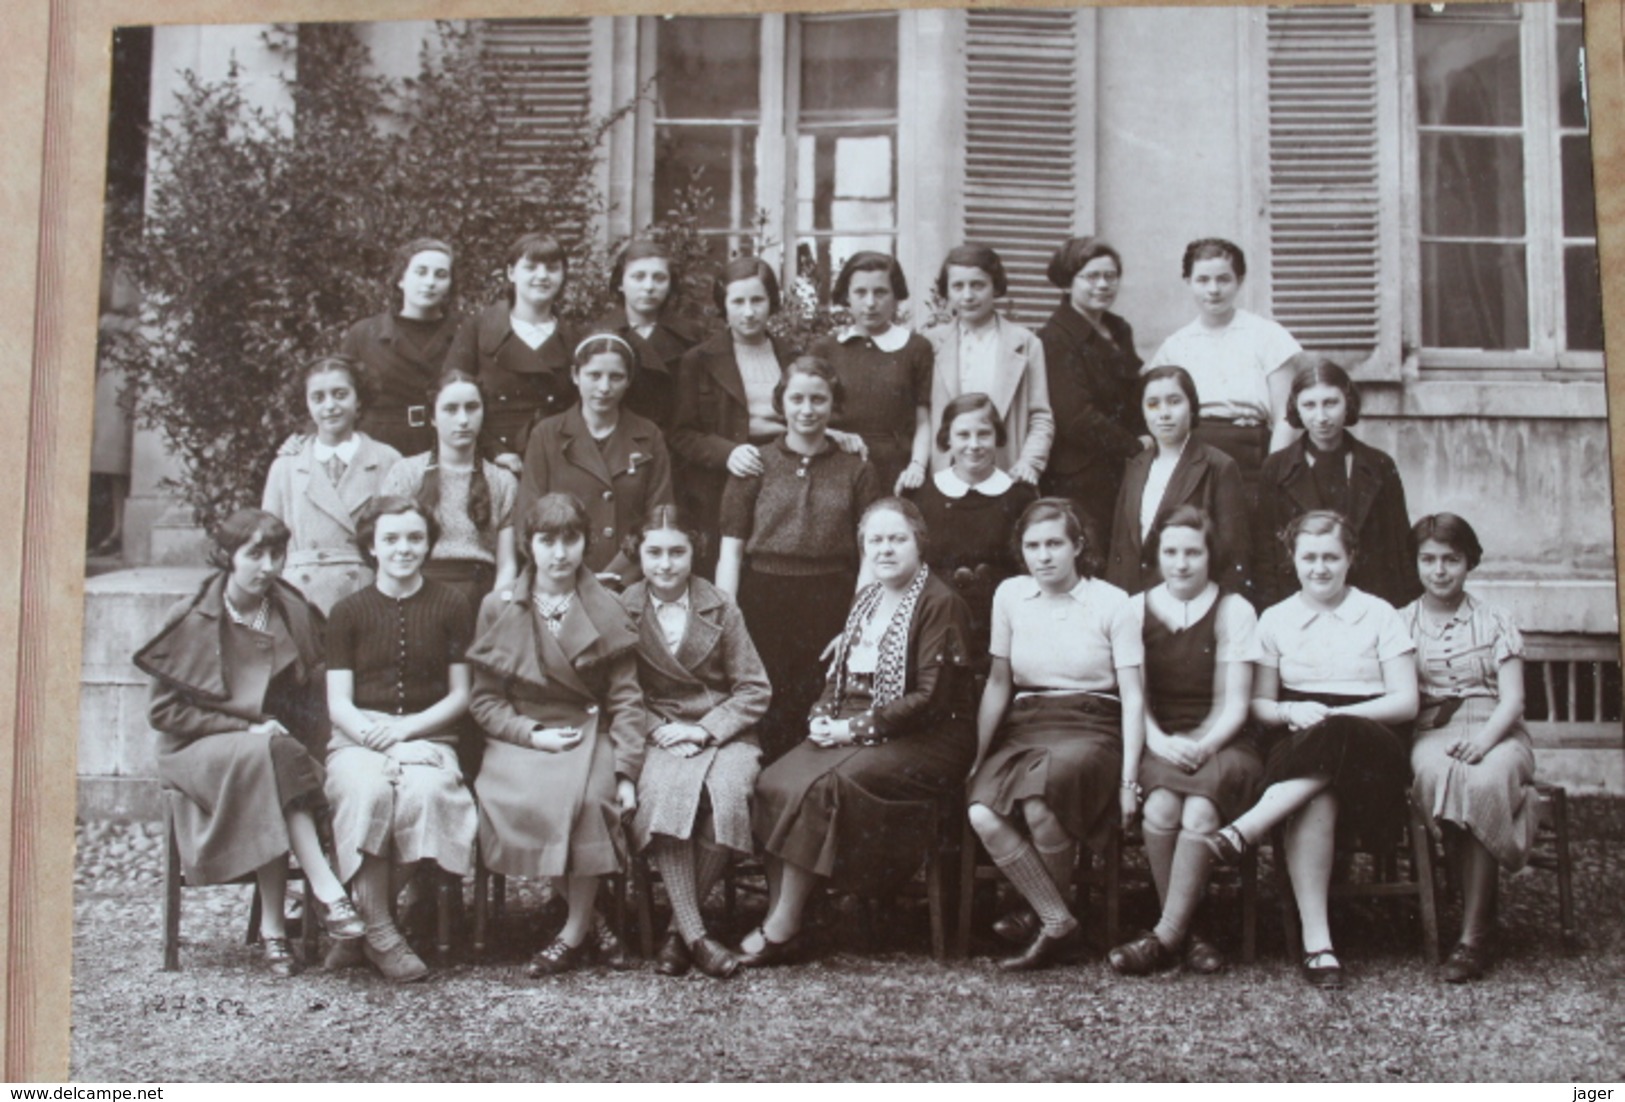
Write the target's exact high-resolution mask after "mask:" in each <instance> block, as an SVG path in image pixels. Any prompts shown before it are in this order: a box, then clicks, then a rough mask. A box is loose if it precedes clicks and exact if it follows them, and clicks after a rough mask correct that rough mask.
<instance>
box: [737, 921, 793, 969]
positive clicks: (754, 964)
mask: <svg viewBox="0 0 1625 1102" xmlns="http://www.w3.org/2000/svg"><path fill="white" fill-rule="evenodd" d="M753 932H754V933H755V934H757V935H758V936H759V937H761V939H762V947H761V948H760V949H758V950H757V951H756V952H754V953H753V952H751V951H750V950H749V949H746V948H745V944H744V942H740V943H739V949H738V951H737V952H736V953H735V954H734V955H735V957H737V958H738V960H739V963H740V964H741V965H743V966H744V967H746V968H771V967H772V966H774V965H776V964H791V963H793V962H794V961H795V960H796V958H798V957H799V956H801V950H802V948H803V946H804V944H805V942H806V938H805V935H804V933H803V931H800V930H797V931H796V932H795V934H794V935H792V936H791V937H789V938H788V939H786V940H784V941H774V940H773V939H772V938H770V937H768V936H767V931H766V930H764V929H763V928H762V927H760V926H758V927H756V929H755V930H754V931H753ZM749 936H750V935H748V934H747V935H746V938H747V939H748V938H749Z"/></svg>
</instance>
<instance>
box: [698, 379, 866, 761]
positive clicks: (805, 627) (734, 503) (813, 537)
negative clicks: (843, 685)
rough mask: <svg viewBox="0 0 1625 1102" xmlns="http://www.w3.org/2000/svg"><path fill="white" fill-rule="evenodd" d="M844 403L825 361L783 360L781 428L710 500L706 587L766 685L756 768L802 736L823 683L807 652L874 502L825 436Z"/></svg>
mask: <svg viewBox="0 0 1625 1102" xmlns="http://www.w3.org/2000/svg"><path fill="white" fill-rule="evenodd" d="M844 400H845V391H844V388H843V387H842V386H841V381H840V379H839V378H837V377H836V375H835V371H834V369H833V368H831V367H830V366H829V364H827V363H825V362H824V361H823V360H820V359H817V358H815V357H812V356H802V357H801V358H800V359H797V360H796V361H795V362H793V363H792V364H790V366H789V367H788V368H786V369H785V372H784V377H783V378H782V379H781V380H780V381H779V384H778V386H776V387H774V390H773V397H772V401H773V408H774V409H775V410H776V411H778V413H779V415H780V416H782V417H784V418H785V420H786V422H787V426H788V427H787V428H786V430H785V433H784V435H783V436H781V437H780V438H779V439H777V440H775V441H774V442H773V443H772V444H770V445H768V446H767V447H764V448H762V449H761V452H760V455H759V457H758V461H759V462H760V463H761V465H762V473H761V474H760V476H758V477H754V478H751V477H745V478H742V477H739V476H738V475H735V476H733V477H732V478H730V479H729V481H728V488H727V492H726V494H725V495H724V496H723V500H722V553H721V557H720V560H719V562H718V564H717V588H718V589H720V590H722V591H723V592H724V593H726V594H727V595H728V596H730V597H734V598H735V599H737V600H738V602H739V608H740V611H742V612H743V613H744V614H745V624H746V626H747V627H749V628H750V632H751V638H753V639H755V640H757V641H758V642H757V646H758V647H759V649H760V650H761V654H762V662H763V664H764V665H765V666H766V667H767V675H768V679H769V680H770V681H771V682H772V684H773V705H772V707H771V708H770V709H769V710H768V714H767V717H766V719H764V720H763V721H762V748H763V757H764V759H765V761H766V762H767V763H771V762H773V761H774V760H775V759H777V758H778V757H779V756H780V755H782V754H783V753H784V752H785V751H787V750H789V749H790V747H792V746H794V745H795V744H796V742H798V741H799V740H800V739H801V737H802V732H803V729H804V728H803V725H804V724H805V722H806V718H807V709H808V708H810V707H811V706H812V702H813V701H814V700H816V699H817V698H818V693H819V690H820V689H821V688H822V687H823V683H824V676H823V664H822V663H821V662H820V661H819V654H820V653H821V652H822V651H823V649H824V647H825V645H826V644H827V643H828V642H829V641H830V640H831V639H832V638H834V637H835V635H836V633H837V632H839V631H840V630H841V625H842V623H843V620H844V613H843V611H842V610H843V609H845V608H846V607H847V605H848V604H849V603H850V602H851V599H852V591H853V589H854V588H855V586H856V584H857V569H858V548H857V541H856V539H855V538H854V533H855V532H856V531H857V528H858V517H860V516H861V515H862V514H863V510H865V509H866V508H868V507H869V503H870V502H872V501H874V500H875V498H877V497H879V496H880V495H879V492H878V487H877V486H876V483H875V472H874V468H873V467H871V466H869V464H868V463H866V462H864V461H863V460H862V459H859V458H858V457H857V456H855V455H852V454H850V453H848V452H844V451H842V450H841V449H839V448H837V447H836V446H835V444H834V443H833V442H832V441H830V440H829V439H828V438H827V432H828V428H829V421H830V418H831V417H832V416H834V415H835V414H836V413H837V412H839V411H840V409H841V408H842V403H843V401H844Z"/></svg>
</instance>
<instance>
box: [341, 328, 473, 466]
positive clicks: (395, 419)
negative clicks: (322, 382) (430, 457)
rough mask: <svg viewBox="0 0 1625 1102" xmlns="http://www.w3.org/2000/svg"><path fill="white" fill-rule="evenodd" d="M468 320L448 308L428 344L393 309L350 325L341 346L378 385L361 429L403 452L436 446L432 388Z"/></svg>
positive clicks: (343, 351)
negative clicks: (415, 339)
mask: <svg viewBox="0 0 1625 1102" xmlns="http://www.w3.org/2000/svg"><path fill="white" fill-rule="evenodd" d="M461 322H462V319H461V318H459V317H458V316H457V315H456V314H453V313H449V312H448V313H447V314H446V315H445V316H444V317H442V318H441V319H440V322H439V324H437V325H436V326H435V328H434V330H433V332H431V333H430V335H429V337H428V339H427V340H425V341H424V342H423V344H422V345H418V344H416V343H414V342H413V341H412V340H410V339H409V338H408V337H407V336H406V334H405V333H403V332H401V325H400V322H399V321H397V320H396V317H395V315H394V314H393V313H390V314H375V315H373V316H372V317H370V318H362V319H361V320H360V321H358V322H356V323H355V324H354V325H352V326H350V328H349V329H347V330H345V333H344V338H343V340H342V341H340V343H339V351H340V352H342V353H343V354H344V355H346V356H354V357H355V358H356V359H358V360H360V361H361V362H362V363H363V364H365V365H366V368H367V372H368V374H370V375H371V376H372V379H373V383H374V384H375V385H376V386H377V388H378V394H377V396H376V397H375V398H374V399H373V400H372V401H371V402H369V403H368V404H367V407H366V408H365V409H363V410H362V411H361V429H362V431H364V432H365V433H367V435H369V436H371V437H372V438H373V439H375V440H379V441H382V442H383V443H385V444H388V445H389V446H390V447H392V448H394V449H395V450H396V451H398V452H400V453H401V454H402V455H416V454H417V453H418V452H426V451H428V450H429V449H430V448H432V447H434V416H433V414H432V413H431V412H430V410H429V403H430V401H431V397H430V395H429V388H430V387H432V386H434V382H435V379H436V378H438V377H439V375H440V370H441V368H442V367H443V366H444V365H445V363H446V354H447V353H448V352H449V351H450V350H451V342H452V339H453V338H454V337H455V336H456V335H457V327H458V326H459V325H460V324H461Z"/></svg>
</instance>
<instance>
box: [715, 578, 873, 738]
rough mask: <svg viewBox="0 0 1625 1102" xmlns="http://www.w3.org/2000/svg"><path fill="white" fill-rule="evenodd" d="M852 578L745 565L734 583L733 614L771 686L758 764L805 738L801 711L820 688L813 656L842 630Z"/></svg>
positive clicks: (820, 665)
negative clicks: (763, 570) (763, 569)
mask: <svg viewBox="0 0 1625 1102" xmlns="http://www.w3.org/2000/svg"><path fill="white" fill-rule="evenodd" d="M856 586H857V577H856V575H854V574H852V573H851V572H849V571H842V572H840V573H836V574H811V575H799V574H763V573H761V572H759V571H756V570H752V569H750V568H749V567H748V566H747V567H746V568H745V572H744V574H743V575H742V576H741V577H740V579H739V611H740V612H741V613H742V614H743V615H744V617H745V627H746V628H747V629H748V630H749V632H750V637H751V641H752V642H754V643H755V644H756V650H757V653H758V654H760V655H761V656H762V666H763V668H765V669H766V670H767V679H768V681H769V683H771V684H772V686H773V701H772V703H771V704H769V705H768V709H767V715H765V716H763V717H762V721H761V723H759V724H757V727H756V729H757V732H758V734H759V737H760V738H761V740H762V764H763V765H764V766H767V765H772V764H773V763H774V762H775V761H777V760H778V759H779V758H781V757H783V756H784V755H785V754H786V753H788V752H789V750H790V748H791V747H793V746H795V745H796V744H797V743H798V742H800V741H801V740H802V739H804V738H806V737H807V722H808V721H807V713H808V712H810V711H811V710H812V706H813V705H814V704H815V703H817V701H818V697H819V694H820V693H822V692H823V690H824V670H825V666H824V663H823V662H820V661H819V659H818V656H819V655H820V654H822V653H823V651H824V648H825V647H827V646H828V645H829V642H830V640H832V639H834V638H835V637H836V636H837V635H839V634H840V633H841V631H842V629H843V628H845V627H846V614H847V610H848V609H850V608H851V607H852V593H853V590H854V589H855V588H856Z"/></svg>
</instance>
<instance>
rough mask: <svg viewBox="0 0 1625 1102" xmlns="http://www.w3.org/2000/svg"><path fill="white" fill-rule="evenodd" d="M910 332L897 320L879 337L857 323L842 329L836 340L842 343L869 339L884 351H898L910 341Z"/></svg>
mask: <svg viewBox="0 0 1625 1102" xmlns="http://www.w3.org/2000/svg"><path fill="white" fill-rule="evenodd" d="M908 334H909V331H908V330H907V329H905V328H903V327H902V326H901V325H898V324H897V323H896V322H893V323H892V327H891V328H890V329H888V330H886V331H885V332H884V333H882V334H880V336H878V337H871V336H870V335H869V334H868V333H865V332H864V331H863V330H862V329H859V328H858V327H857V326H856V325H849V326H847V327H846V328H845V329H843V330H841V335H840V336H839V337H837V338H836V340H838V341H840V342H841V343H842V344H846V343H847V342H848V341H868V342H869V343H871V344H873V345H874V346H875V347H876V348H878V349H880V350H881V351H882V352H896V351H898V350H899V349H901V348H902V347H903V346H904V345H905V344H907V343H908Z"/></svg>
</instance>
